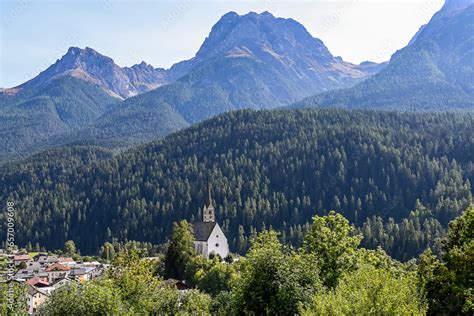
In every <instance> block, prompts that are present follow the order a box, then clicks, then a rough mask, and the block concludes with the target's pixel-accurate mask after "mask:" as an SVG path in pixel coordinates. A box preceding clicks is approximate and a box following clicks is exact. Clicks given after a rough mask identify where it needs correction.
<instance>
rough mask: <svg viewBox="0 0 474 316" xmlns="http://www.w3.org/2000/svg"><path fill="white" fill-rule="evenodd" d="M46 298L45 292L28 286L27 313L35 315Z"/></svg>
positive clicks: (47, 295) (47, 296)
mask: <svg viewBox="0 0 474 316" xmlns="http://www.w3.org/2000/svg"><path fill="white" fill-rule="evenodd" d="M48 298H49V294H48V293H46V292H45V291H43V290H41V289H39V288H36V287H34V286H31V285H28V313H29V314H33V313H35V312H36V311H37V310H38V308H39V307H40V306H41V305H42V304H43V303H44V302H45V301H46V300H47V299H48Z"/></svg>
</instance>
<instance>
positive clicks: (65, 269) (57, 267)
mask: <svg viewBox="0 0 474 316" xmlns="http://www.w3.org/2000/svg"><path fill="white" fill-rule="evenodd" d="M70 270H71V267H69V266H65V265H62V264H60V263H54V264H52V265H51V266H49V267H47V268H46V269H45V270H44V271H45V272H47V273H48V282H49V283H53V282H54V281H55V280H57V279H63V278H65V277H67V276H69V273H70Z"/></svg>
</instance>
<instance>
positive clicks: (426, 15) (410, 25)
mask: <svg viewBox="0 0 474 316" xmlns="http://www.w3.org/2000/svg"><path fill="white" fill-rule="evenodd" d="M0 2H1V7H0V15H1V24H0V26H1V27H0V40H1V47H0V61H1V63H0V87H11V86H15V85H18V84H20V83H22V82H24V81H26V80H28V79H30V78H32V77H34V76H36V75H37V74H38V73H39V72H40V71H41V70H44V69H45V68H47V67H48V66H49V65H51V64H52V63H54V62H55V61H56V59H58V58H60V57H61V56H62V55H64V53H65V52H66V51H67V49H68V47H70V46H78V47H81V48H84V47H86V46H89V47H92V48H94V49H95V50H97V51H98V52H100V53H102V54H104V55H107V56H109V57H112V58H113V59H114V60H115V62H116V63H117V64H118V65H120V66H130V65H132V64H136V63H139V62H141V61H142V60H144V61H146V62H148V63H150V64H152V65H153V66H155V67H165V68H168V67H170V66H171V65H172V64H173V63H175V62H178V61H180V60H183V59H188V58H191V57H193V56H194V54H195V53H196V52H197V50H198V49H199V46H200V45H201V43H202V42H203V40H204V38H205V37H206V36H207V35H208V34H209V31H210V29H211V27H212V25H214V24H215V23H216V22H217V20H218V19H219V18H220V17H221V16H222V15H223V14H225V13H226V12H228V11H236V12H237V13H239V14H245V13H248V12H249V11H255V12H259V13H260V12H262V11H270V12H271V13H273V14H274V15H275V16H278V17H285V18H290V17H291V18H293V19H295V20H297V21H298V22H300V23H302V24H303V25H304V26H305V27H306V28H307V29H308V31H309V32H310V33H311V34H312V35H313V36H314V37H318V38H320V39H321V40H322V41H323V42H324V43H325V44H326V46H327V47H328V48H329V50H330V51H331V53H333V54H334V55H337V56H342V57H343V58H344V60H347V61H350V62H353V63H359V62H362V61H365V60H372V61H378V62H380V61H385V60H388V59H389V58H390V56H391V55H392V54H393V53H394V52H395V51H396V50H397V49H400V48H402V47H403V46H405V45H406V44H407V43H408V41H409V40H410V38H411V37H412V36H413V35H414V34H415V33H416V31H417V30H418V28H419V27H420V26H421V25H422V24H425V23H427V22H428V21H429V19H430V18H431V16H432V15H433V14H434V13H435V12H436V11H438V10H439V9H440V8H441V6H442V4H443V3H444V1H443V0H345V1H343V0H326V1H318V0H316V1H315V0H313V1H291V2H290V1H273V0H254V1H243V0H242V1H212V2H209V1H195V0H184V1H150V0H148V1H144V0H142V1H140V0H139V1H125V0H96V1H93V0H83V1H77V0H73V1H71V0H69V1H44V0H36V1H31V0H30V1H25V0H0Z"/></svg>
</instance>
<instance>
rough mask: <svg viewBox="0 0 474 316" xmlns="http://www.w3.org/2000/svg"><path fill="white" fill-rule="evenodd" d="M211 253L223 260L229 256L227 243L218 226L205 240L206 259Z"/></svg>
mask: <svg viewBox="0 0 474 316" xmlns="http://www.w3.org/2000/svg"><path fill="white" fill-rule="evenodd" d="M211 253H214V254H218V255H219V256H221V257H222V259H224V258H225V257H227V255H228V254H229V243H228V242H227V238H226V237H225V235H224V232H223V231H222V229H221V227H220V226H219V224H216V226H214V229H213V230H212V233H211V235H210V236H209V238H208V240H207V257H209V255H210V254H211Z"/></svg>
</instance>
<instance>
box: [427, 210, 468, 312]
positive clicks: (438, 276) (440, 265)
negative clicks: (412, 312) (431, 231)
mask: <svg viewBox="0 0 474 316" xmlns="http://www.w3.org/2000/svg"><path fill="white" fill-rule="evenodd" d="M473 237H474V207H470V208H469V209H467V210H466V211H465V212H464V214H463V215H461V216H460V217H459V218H457V219H455V220H454V221H452V222H451V223H450V224H449V231H448V235H447V237H446V239H445V240H444V241H443V255H442V260H441V261H440V260H438V259H437V258H436V257H434V256H432V255H431V252H430V251H426V252H425V253H424V254H423V255H422V256H421V257H420V265H419V268H418V276H419V279H420V283H421V285H422V286H421V288H422V290H423V292H424V294H425V295H426V298H427V301H428V304H429V313H430V314H446V313H448V314H472V313H473V312H474V296H473V293H472V289H473V287H474V238H473Z"/></svg>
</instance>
